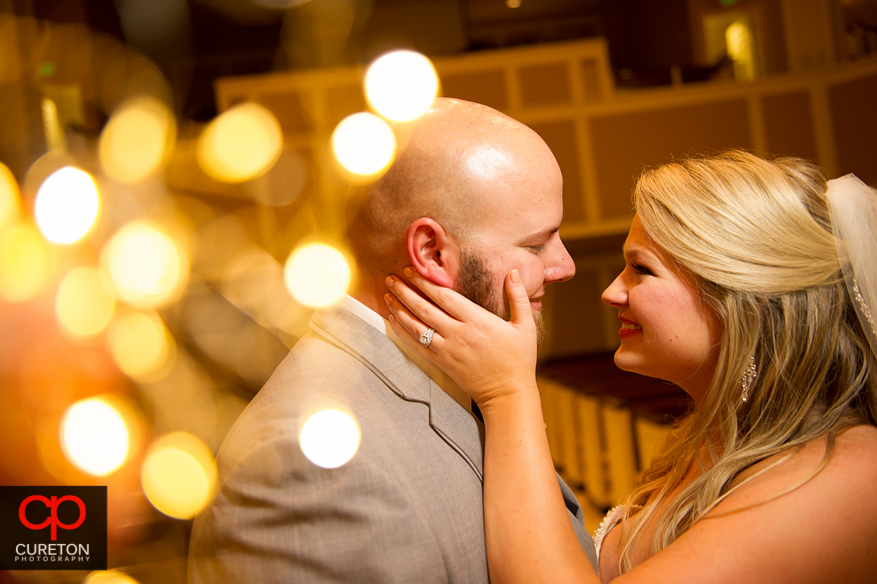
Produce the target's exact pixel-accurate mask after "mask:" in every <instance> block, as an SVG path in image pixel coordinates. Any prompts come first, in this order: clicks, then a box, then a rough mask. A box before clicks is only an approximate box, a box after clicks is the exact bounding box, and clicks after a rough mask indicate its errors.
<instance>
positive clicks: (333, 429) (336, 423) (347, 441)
mask: <svg viewBox="0 0 877 584" xmlns="http://www.w3.org/2000/svg"><path fill="white" fill-rule="evenodd" d="M359 440H360V433H359V426H358V425H357V423H356V420H354V419H353V418H352V417H350V416H349V415H348V414H345V413H344V412H342V411H339V410H332V409H329V410H323V411H321V412H317V413H316V414H314V415H313V416H311V417H310V418H308V421H307V422H305V425H304V426H303V427H302V429H301V434H300V435H299V443H300V444H301V450H302V452H303V453H304V455H305V456H306V457H307V459H308V460H310V461H311V462H313V463H314V464H316V465H317V466H319V467H321V468H338V467H339V466H342V465H344V464H347V462H349V461H350V459H351V458H353V455H354V454H356V451H357V449H358V448H359Z"/></svg>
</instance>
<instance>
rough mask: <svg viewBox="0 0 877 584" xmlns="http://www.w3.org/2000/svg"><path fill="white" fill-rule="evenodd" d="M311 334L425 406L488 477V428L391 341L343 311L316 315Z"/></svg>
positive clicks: (443, 433) (435, 424)
mask: <svg viewBox="0 0 877 584" xmlns="http://www.w3.org/2000/svg"><path fill="white" fill-rule="evenodd" d="M310 326H311V329H312V330H313V331H314V332H315V333H316V334H318V335H320V336H321V337H323V338H324V339H326V340H327V341H329V342H331V343H332V344H333V345H335V346H337V347H338V348H340V349H341V350H343V351H345V352H346V353H348V354H350V355H352V356H353V357H355V358H356V359H358V360H359V361H360V362H361V363H363V364H364V365H365V366H366V367H368V368H369V369H370V370H371V371H373V372H374V373H375V375H377V376H378V377H379V378H380V379H381V380H382V381H383V382H384V383H385V384H386V385H387V387H388V388H389V389H390V390H391V391H392V392H393V393H395V394H396V395H397V396H399V397H400V398H401V399H404V400H406V401H411V402H419V403H423V404H425V405H426V406H427V407H428V408H429V424H430V426H431V427H432V428H433V430H434V431H435V432H436V434H438V435H439V436H440V437H441V438H442V440H444V441H445V442H446V443H447V444H448V446H450V447H451V448H452V449H454V450H455V451H456V452H457V453H458V454H459V455H460V456H461V457H463V459H464V460H465V461H466V463H467V464H468V465H469V466H470V467H471V468H472V470H473V471H474V472H475V474H476V475H478V478H479V480H482V481H483V480H484V478H483V470H482V469H483V452H484V426H483V425H482V424H481V422H479V421H478V420H477V419H476V418H475V417H474V416H473V415H472V414H470V413H469V412H467V411H466V410H465V409H463V408H462V407H461V406H460V404H458V403H457V402H456V401H455V400H454V398H452V397H451V396H449V395H448V394H447V393H445V392H444V391H443V390H442V389H441V388H440V387H439V386H438V385H437V384H436V383H435V382H434V381H433V380H432V379H430V378H429V376H428V375H426V373H424V372H423V370H422V369H420V368H419V367H418V366H417V365H415V364H414V363H413V362H412V361H411V360H410V359H409V358H408V357H406V356H405V354H404V353H403V352H402V351H401V350H400V349H399V348H398V347H397V346H396V345H395V344H393V342H392V341H391V340H390V339H388V338H387V337H386V335H384V334H383V333H381V332H380V331H378V330H376V329H375V328H374V327H373V326H371V325H369V324H368V323H366V322H365V321H363V320H362V319H361V318H359V317H358V316H356V315H355V314H353V313H351V312H350V311H348V310H346V309H344V308H341V307H339V306H332V307H329V308H325V309H320V310H317V311H316V312H314V315H313V317H312V318H311V322H310Z"/></svg>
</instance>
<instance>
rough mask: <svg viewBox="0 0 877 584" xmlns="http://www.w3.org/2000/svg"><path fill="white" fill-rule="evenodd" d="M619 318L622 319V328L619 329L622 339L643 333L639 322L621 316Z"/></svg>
mask: <svg viewBox="0 0 877 584" xmlns="http://www.w3.org/2000/svg"><path fill="white" fill-rule="evenodd" d="M619 320H620V321H621V329H619V331H618V336H619V337H621V338H622V339H626V338H628V337H632V336H634V335H639V334H642V332H643V329H642V327H641V326H640V325H638V324H637V323H635V322H633V321H632V320H627V319H626V318H621V317H619Z"/></svg>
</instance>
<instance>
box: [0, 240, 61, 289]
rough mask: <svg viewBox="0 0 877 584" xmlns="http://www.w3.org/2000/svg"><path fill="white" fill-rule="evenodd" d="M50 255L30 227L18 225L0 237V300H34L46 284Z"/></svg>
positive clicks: (43, 243)
mask: <svg viewBox="0 0 877 584" xmlns="http://www.w3.org/2000/svg"><path fill="white" fill-rule="evenodd" d="M49 254H50V250H49V246H48V244H46V240H45V239H43V237H42V236H41V235H40V233H39V231H37V229H36V227H34V226H32V225H29V224H24V223H20V224H18V225H14V226H12V227H11V228H9V229H8V230H6V231H5V232H4V233H0V296H2V297H3V299H4V300H6V301H7V302H24V301H26V300H29V299H31V298H33V296H34V295H36V293H37V292H39V291H40V290H41V289H42V288H43V286H45V284H46V282H47V281H48V278H49V261H50V255H49Z"/></svg>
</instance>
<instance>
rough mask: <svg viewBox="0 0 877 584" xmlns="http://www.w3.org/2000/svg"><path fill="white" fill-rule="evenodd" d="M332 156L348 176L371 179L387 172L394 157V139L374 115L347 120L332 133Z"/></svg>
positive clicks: (361, 113) (342, 121)
mask: <svg viewBox="0 0 877 584" xmlns="http://www.w3.org/2000/svg"><path fill="white" fill-rule="evenodd" d="M332 152H333V153H334V154H335V159H336V160H337V161H338V163H339V164H341V166H342V167H344V168H345V169H346V170H348V171H349V172H352V173H353V174H355V175H360V176H371V175H375V174H378V173H380V172H382V171H384V170H386V169H387V168H388V167H389V166H390V163H391V162H393V157H394V156H395V155H396V137H395V136H394V135H393V130H392V129H391V128H390V126H389V124H387V122H385V121H384V120H382V119H381V118H379V117H378V116H376V115H374V114H370V113H367V112H360V113H358V114H353V115H350V116H347V117H346V118H344V119H343V120H341V122H339V124H338V126H337V127H336V128H335V131H334V132H332Z"/></svg>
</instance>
